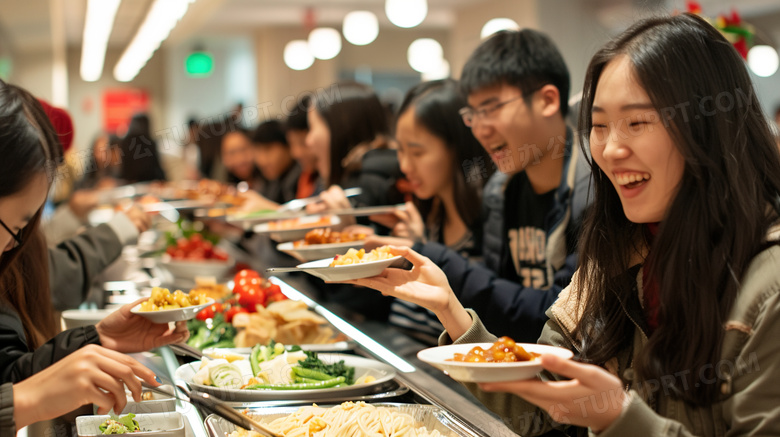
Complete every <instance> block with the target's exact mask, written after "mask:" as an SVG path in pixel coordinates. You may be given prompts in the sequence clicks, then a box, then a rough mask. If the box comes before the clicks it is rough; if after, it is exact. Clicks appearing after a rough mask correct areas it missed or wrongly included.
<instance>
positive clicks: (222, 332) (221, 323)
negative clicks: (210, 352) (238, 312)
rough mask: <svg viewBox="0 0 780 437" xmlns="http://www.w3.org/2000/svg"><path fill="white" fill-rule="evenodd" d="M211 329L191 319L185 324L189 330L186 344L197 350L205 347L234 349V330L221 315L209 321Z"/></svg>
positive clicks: (201, 322) (202, 322) (205, 324)
mask: <svg viewBox="0 0 780 437" xmlns="http://www.w3.org/2000/svg"><path fill="white" fill-rule="evenodd" d="M211 323H212V324H211V328H209V325H208V324H207V323H206V322H204V321H202V320H197V319H193V320H191V321H189V322H188V323H187V328H189V330H190V339H189V340H187V344H188V345H190V346H192V347H194V348H197V349H201V350H202V349H205V348H207V347H234V345H235V344H234V343H233V338H234V337H235V336H236V328H234V327H233V325H232V324H230V323H228V322H226V321H225V316H224V315H223V314H221V313H220V314H216V315H214V318H213V319H212V320H211Z"/></svg>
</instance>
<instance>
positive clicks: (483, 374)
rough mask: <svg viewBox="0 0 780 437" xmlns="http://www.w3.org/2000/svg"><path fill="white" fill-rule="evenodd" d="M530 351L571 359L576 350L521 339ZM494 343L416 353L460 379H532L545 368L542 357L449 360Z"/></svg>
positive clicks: (468, 344)
mask: <svg viewBox="0 0 780 437" xmlns="http://www.w3.org/2000/svg"><path fill="white" fill-rule="evenodd" d="M518 344H519V345H520V346H522V347H523V349H525V350H526V351H528V352H536V353H538V354H552V355H557V356H559V357H561V358H563V359H566V360H568V359H570V358H571V357H572V356H574V354H573V353H572V352H571V351H570V350H568V349H564V348H560V347H555V346H547V345H542V344H533V343H531V344H529V343H518ZM492 345H493V343H465V344H452V345H448V346H439V347H432V348H428V349H423V350H421V351H420V352H418V353H417V358H419V359H420V361H424V362H426V363H428V364H430V365H432V366H433V367H436V368H437V369H439V370H443V371H444V372H445V373H447V374H448V375H449V376H450V377H451V378H452V379H454V380H456V381H461V382H507V381H519V380H521V379H531V378H533V377H535V376H536V374H537V373H539V372H541V371H542V365H541V364H540V363H539V360H532V361H521V362H517V363H466V362H462V361H447V360H450V359H452V357H453V356H454V355H455V354H456V353H458V354H466V353H468V351H470V350H471V349H472V348H474V347H475V346H480V347H481V348H482V349H489V348H490V347H491V346H492Z"/></svg>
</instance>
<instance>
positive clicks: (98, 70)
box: [81, 0, 121, 82]
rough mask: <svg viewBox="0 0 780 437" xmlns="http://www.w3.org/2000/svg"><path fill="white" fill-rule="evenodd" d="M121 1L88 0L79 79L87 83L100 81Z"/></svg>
mask: <svg viewBox="0 0 780 437" xmlns="http://www.w3.org/2000/svg"><path fill="white" fill-rule="evenodd" d="M119 3H121V0H89V2H88V3H87V18H86V20H85V22H84V38H83V39H84V41H83V45H82V46H81V78H82V79H83V80H85V81H87V82H94V81H96V80H98V79H100V75H101V74H103V63H104V61H105V59H106V47H107V46H108V37H109V36H110V35H111V29H112V28H113V27H114V18H115V17H116V11H117V10H118V9H119Z"/></svg>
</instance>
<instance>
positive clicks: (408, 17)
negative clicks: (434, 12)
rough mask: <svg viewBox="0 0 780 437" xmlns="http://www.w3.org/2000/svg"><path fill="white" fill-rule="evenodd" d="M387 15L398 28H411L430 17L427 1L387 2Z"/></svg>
mask: <svg viewBox="0 0 780 437" xmlns="http://www.w3.org/2000/svg"><path fill="white" fill-rule="evenodd" d="M385 14H387V19H388V20H390V22H391V23H393V24H395V25H396V26H398V27H403V28H410V27H414V26H417V25H419V24H420V23H422V22H423V20H425V16H426V15H428V1H427V0H386V1H385Z"/></svg>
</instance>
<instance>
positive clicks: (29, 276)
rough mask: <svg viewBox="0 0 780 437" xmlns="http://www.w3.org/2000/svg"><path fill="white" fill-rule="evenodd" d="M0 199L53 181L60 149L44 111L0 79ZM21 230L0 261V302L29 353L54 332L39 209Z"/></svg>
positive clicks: (60, 153) (15, 87)
mask: <svg viewBox="0 0 780 437" xmlns="http://www.w3.org/2000/svg"><path fill="white" fill-rule="evenodd" d="M0 156H2V157H3V158H2V159H0V198H2V197H7V196H11V195H14V194H16V193H18V192H20V191H22V190H23V189H24V188H25V187H26V186H27V185H28V184H29V183H30V182H31V181H32V180H33V178H34V177H35V176H36V175H41V174H45V175H46V177H47V178H48V181H49V184H50V185H51V182H52V181H53V180H54V178H56V177H57V168H58V167H59V164H60V163H61V162H62V146H61V145H60V144H59V139H58V137H57V133H56V132H55V131H54V128H53V127H52V125H51V122H50V121H49V119H48V117H47V116H46V113H45V112H44V110H43V107H42V106H41V104H40V103H39V102H38V100H37V99H36V98H35V97H33V96H32V95H31V94H30V93H29V92H27V91H25V90H24V89H22V88H19V87H17V86H14V85H11V84H7V83H5V82H3V81H2V80H0ZM42 209H43V208H41V209H39V210H38V212H37V213H36V214H35V216H34V217H33V218H32V220H30V222H29V223H28V224H27V226H25V228H24V229H23V230H22V237H21V239H22V244H21V245H20V246H19V247H16V248H14V249H11V250H10V251H7V252H4V253H3V254H2V256H0V302H2V303H3V304H5V305H8V306H10V307H11V308H13V309H14V310H15V311H16V313H17V315H18V316H19V318H20V319H21V320H22V325H23V327H24V331H25V335H26V337H27V344H28V346H30V347H31V348H34V347H36V346H38V345H40V344H42V343H43V342H45V341H46V340H47V339H48V338H49V337H51V336H52V335H53V334H54V333H56V329H57V328H56V325H55V323H54V318H53V312H52V304H51V295H50V291H49V269H48V263H47V262H46V260H47V259H48V258H47V256H48V255H47V251H46V244H45V240H44V239H43V236H42V234H41V232H40V230H39V227H40V220H41V210H42Z"/></svg>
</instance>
